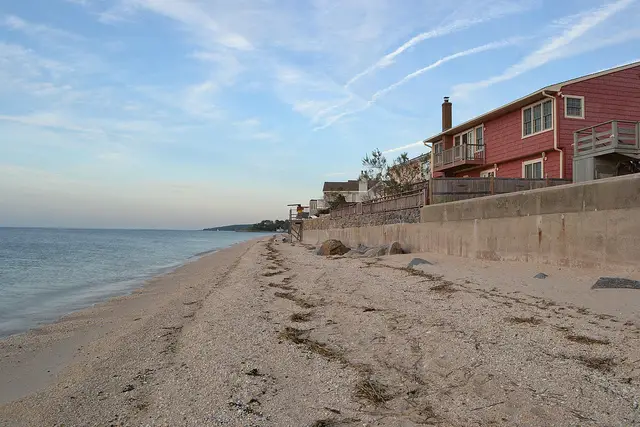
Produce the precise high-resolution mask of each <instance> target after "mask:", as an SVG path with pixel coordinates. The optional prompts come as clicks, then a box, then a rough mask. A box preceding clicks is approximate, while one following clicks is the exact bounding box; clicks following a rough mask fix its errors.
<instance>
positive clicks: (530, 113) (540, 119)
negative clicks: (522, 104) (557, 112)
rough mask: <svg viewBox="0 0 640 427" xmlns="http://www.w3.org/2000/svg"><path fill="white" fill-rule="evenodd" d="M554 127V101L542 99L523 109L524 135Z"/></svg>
mask: <svg viewBox="0 0 640 427" xmlns="http://www.w3.org/2000/svg"><path fill="white" fill-rule="evenodd" d="M551 128H553V101H551V100H548V101H542V102H539V103H537V104H534V105H531V106H529V107H527V108H523V109H522V137H523V138H524V137H525V136H529V135H534V134H536V133H539V132H544V131H545V130H549V129H551Z"/></svg>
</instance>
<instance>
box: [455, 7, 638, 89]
mask: <svg viewBox="0 0 640 427" xmlns="http://www.w3.org/2000/svg"><path fill="white" fill-rule="evenodd" d="M634 2H635V0H618V1H616V2H613V3H609V4H607V5H605V6H602V7H600V8H598V9H593V10H590V11H587V12H584V13H581V14H579V15H577V16H575V19H566V18H565V19H563V20H559V21H557V22H556V23H560V24H566V25H569V27H568V28H566V29H565V31H564V32H563V33H562V34H561V35H559V36H556V37H553V38H551V39H550V40H548V41H547V42H546V43H545V44H544V45H543V46H542V47H541V48H539V49H538V50H536V51H535V52H533V53H532V54H530V55H527V56H526V57H525V58H524V59H522V60H521V61H520V62H518V63H516V64H514V65H512V66H510V67H509V68H507V70H506V71H505V72H504V73H502V74H499V75H497V76H494V77H491V78H488V79H485V80H481V81H478V82H474V83H464V84H459V85H456V86H454V88H453V95H454V96H456V97H464V96H467V95H468V94H469V93H470V92H473V91H475V90H478V89H483V88H487V87H489V86H492V85H494V84H496V83H501V82H504V81H507V80H511V79H513V78H514V77H517V76H519V75H521V74H523V73H526V72H528V71H530V70H533V69H535V68H538V67H541V66H542V65H544V64H546V63H548V62H551V61H554V60H558V59H561V58H563V57H566V56H570V55H575V50H572V49H567V47H568V46H569V45H571V43H573V42H575V41H576V40H578V39H580V38H581V37H583V36H584V35H585V34H587V33H588V32H589V31H590V30H591V29H593V28H595V27H597V26H598V25H600V24H602V23H603V22H605V21H606V20H607V19H609V18H610V17H612V16H613V15H615V14H616V13H619V12H621V11H623V10H624V9H626V8H627V7H629V6H630V5H631V4H632V3H634ZM574 22H575V24H574ZM571 24H573V25H571ZM596 47H597V44H596V45H594V47H593V48H594V49H595V48H596ZM582 50H583V51H584V50H589V47H586V48H582Z"/></svg>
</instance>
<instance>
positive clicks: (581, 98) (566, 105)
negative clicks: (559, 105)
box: [564, 95, 585, 120]
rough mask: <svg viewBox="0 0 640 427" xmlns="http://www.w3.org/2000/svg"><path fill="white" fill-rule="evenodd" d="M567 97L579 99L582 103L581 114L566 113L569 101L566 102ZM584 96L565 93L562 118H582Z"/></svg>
mask: <svg viewBox="0 0 640 427" xmlns="http://www.w3.org/2000/svg"><path fill="white" fill-rule="evenodd" d="M568 98H575V99H579V100H580V102H581V103H582V109H581V110H582V115H581V116H569V115H567V111H568V110H569V108H568V106H569V103H568V102H567V99H568ZM584 110H585V107H584V96H579V95H565V96H564V118H565V119H576V120H584Z"/></svg>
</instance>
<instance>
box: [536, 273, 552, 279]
mask: <svg viewBox="0 0 640 427" xmlns="http://www.w3.org/2000/svg"><path fill="white" fill-rule="evenodd" d="M547 277H549V275H548V274H544V273H538V274H536V275H535V276H533V278H534V279H546V278H547Z"/></svg>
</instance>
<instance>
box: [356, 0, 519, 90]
mask: <svg viewBox="0 0 640 427" xmlns="http://www.w3.org/2000/svg"><path fill="white" fill-rule="evenodd" d="M492 6H493V7H490V8H488V9H487V10H486V11H485V12H484V14H482V15H480V16H477V17H473V18H467V19H458V20H455V21H453V22H451V23H449V24H446V25H443V26H440V27H437V28H435V29H433V30H430V31H426V32H423V33H420V34H418V35H416V36H414V37H412V38H411V39H410V40H408V41H406V42H405V43H403V44H402V45H401V46H399V47H398V48H396V49H395V50H394V51H393V52H391V53H388V54H386V55H385V56H383V57H382V58H380V59H379V60H378V61H377V62H375V63H374V64H373V65H371V66H370V67H369V68H367V69H365V70H364V71H362V72H360V73H358V74H356V75H355V76H353V77H352V78H351V79H349V81H348V82H347V83H346V85H345V88H348V87H349V86H351V85H353V84H354V83H355V82H356V81H358V80H360V79H361V78H363V77H365V76H366V75H368V74H371V73H373V72H374V71H376V70H379V69H382V68H385V67H388V66H390V65H391V64H393V63H394V61H395V59H396V58H397V57H398V56H400V55H401V54H403V53H404V52H406V51H407V50H409V49H411V48H412V47H414V46H416V45H418V44H419V43H422V42H423V41H425V40H429V39H433V38H437V37H442V36H446V35H448V34H451V33H455V32H458V31H463V30H466V29H468V28H470V27H473V26H474V25H479V24H482V23H485V22H488V21H491V20H494V19H498V18H502V17H504V16H506V15H510V14H515V13H521V12H524V11H525V10H528V9H529V8H530V7H531V3H530V2H525V3H514V2H506V3H504V2H500V3H498V4H494V5H492Z"/></svg>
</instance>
